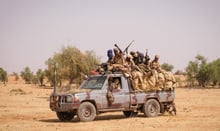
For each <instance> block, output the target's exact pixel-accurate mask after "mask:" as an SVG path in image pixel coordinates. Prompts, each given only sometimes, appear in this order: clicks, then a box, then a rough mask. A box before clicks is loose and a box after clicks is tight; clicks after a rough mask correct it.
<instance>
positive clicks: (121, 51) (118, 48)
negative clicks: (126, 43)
mask: <svg viewBox="0 0 220 131" xmlns="http://www.w3.org/2000/svg"><path fill="white" fill-rule="evenodd" d="M115 47H116V48H118V50H119V52H120V53H123V52H122V50H121V49H120V48H119V46H118V45H117V44H115Z"/></svg>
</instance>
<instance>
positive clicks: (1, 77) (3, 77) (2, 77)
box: [0, 67, 8, 85]
mask: <svg viewBox="0 0 220 131" xmlns="http://www.w3.org/2000/svg"><path fill="white" fill-rule="evenodd" d="M0 81H2V82H3V83H4V85H6V82H7V81H8V75H7V71H5V70H4V69H3V68H1V67H0Z"/></svg>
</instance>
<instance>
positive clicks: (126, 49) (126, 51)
mask: <svg viewBox="0 0 220 131" xmlns="http://www.w3.org/2000/svg"><path fill="white" fill-rule="evenodd" d="M133 42H134V40H132V41H131V43H129V45H128V46H127V47H126V48H125V49H124V51H123V52H122V50H121V48H119V46H118V45H117V44H115V47H116V48H118V50H119V51H120V53H123V54H124V53H126V54H128V48H129V47H130V46H131V44H132V43H133Z"/></svg>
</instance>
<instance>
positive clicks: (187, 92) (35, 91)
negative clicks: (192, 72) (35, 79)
mask: <svg viewBox="0 0 220 131" xmlns="http://www.w3.org/2000/svg"><path fill="white" fill-rule="evenodd" d="M44 88H45V87H44ZM51 92H52V89H51V88H46V89H43V87H37V86H32V85H24V84H21V83H19V84H13V83H12V84H8V85H7V86H3V85H0V100H1V102H0V131H11V130H12V131H13V130H16V131H19V130H22V131H24V130H28V131H30V130H36V131H40V130H47V131H48V130H49V131H54V130H67V131H68V130H69V131H73V130H76V131H79V130H84V131H88V130H96V131H108V130H111V131H112V130H113V131H125V130H126V131H127V130H132V131H135V130H146V129H157V130H163V131H165V130H167V131H168V130H169V131H170V130H175V131H176V130H198V131H202V130H209V131H210V130H211V131H214V130H216V131H220V89H182V88H177V89H176V106H177V111H178V112H177V116H170V115H168V114H165V115H162V116H158V117H155V118H145V117H144V116H143V114H139V115H138V116H137V117H135V118H125V117H124V116H123V115H122V112H114V113H105V114H101V115H99V116H98V117H97V118H96V119H95V121H92V122H87V123H83V122H79V121H78V120H77V119H76V118H75V119H74V120H73V121H71V122H60V121H59V120H58V119H57V117H56V114H55V113H54V112H52V111H51V110H50V109H49V101H48V100H49V99H48V97H49V95H50V94H51Z"/></svg>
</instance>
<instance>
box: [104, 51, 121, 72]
mask: <svg viewBox="0 0 220 131" xmlns="http://www.w3.org/2000/svg"><path fill="white" fill-rule="evenodd" d="M114 54H115V55H114V56H113V58H112V64H110V65H109V67H108V70H110V71H118V70H122V68H123V67H124V64H125V60H124V54H123V52H120V51H119V49H118V48H114Z"/></svg>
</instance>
